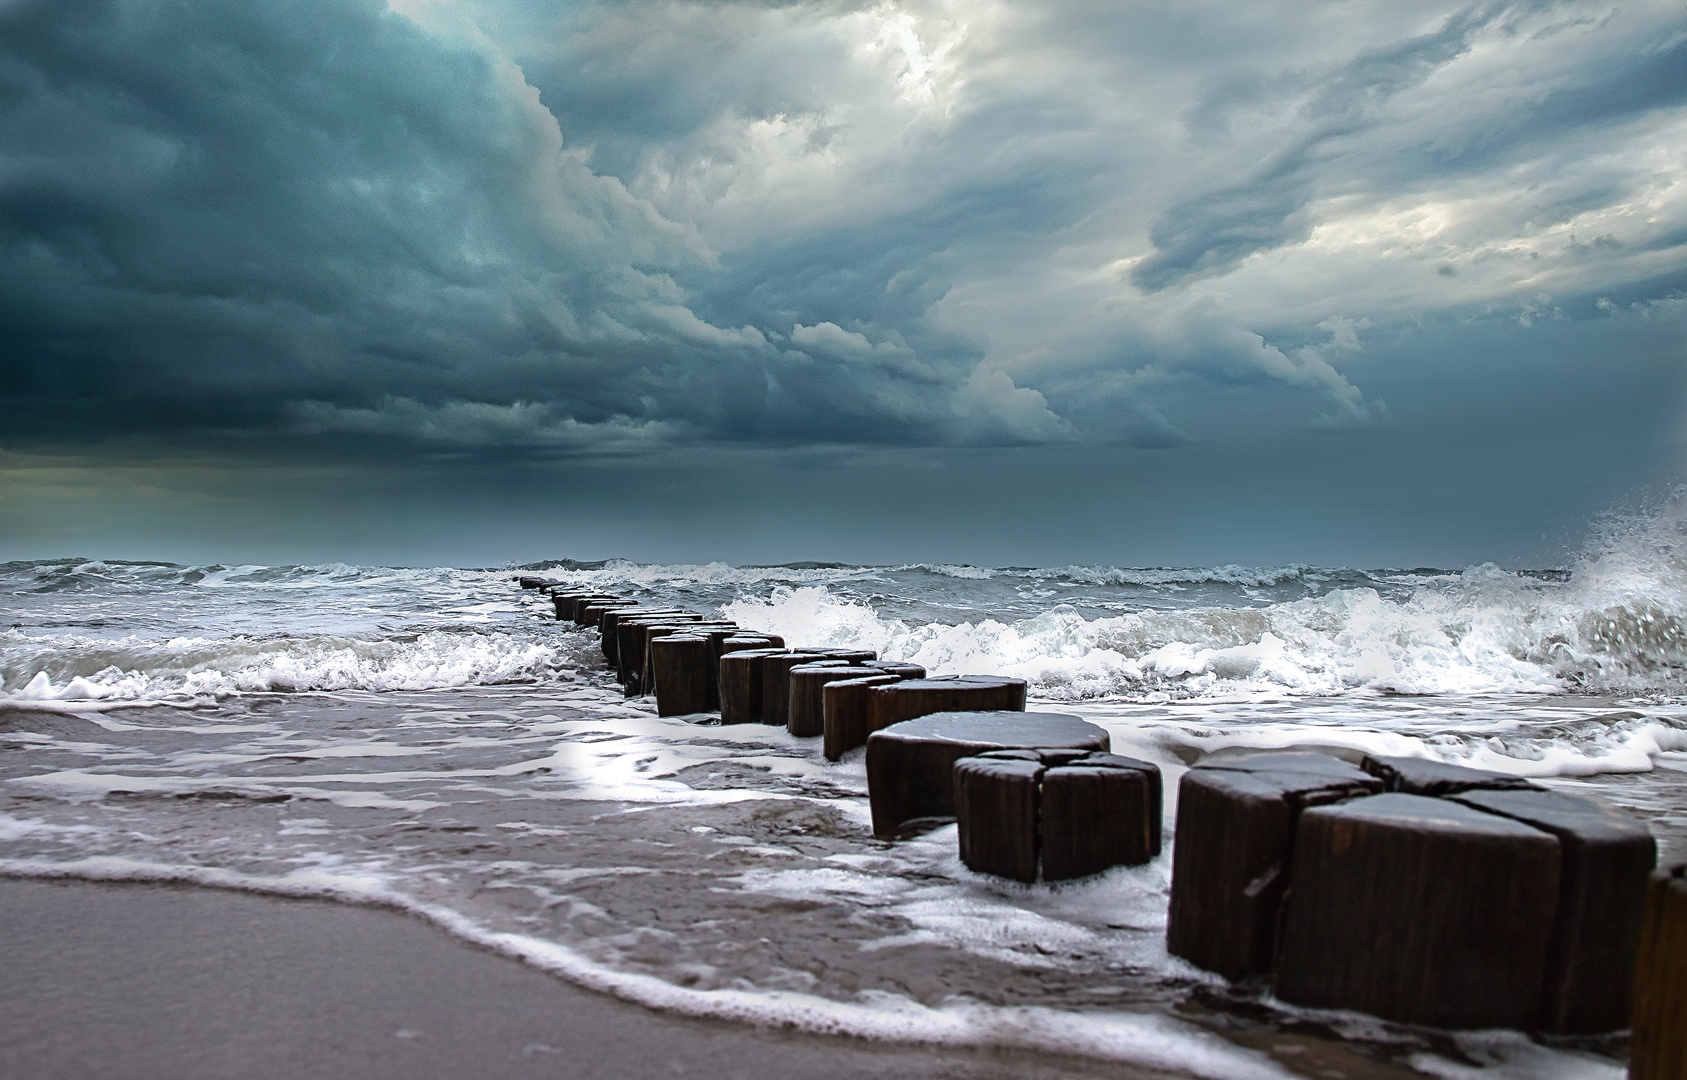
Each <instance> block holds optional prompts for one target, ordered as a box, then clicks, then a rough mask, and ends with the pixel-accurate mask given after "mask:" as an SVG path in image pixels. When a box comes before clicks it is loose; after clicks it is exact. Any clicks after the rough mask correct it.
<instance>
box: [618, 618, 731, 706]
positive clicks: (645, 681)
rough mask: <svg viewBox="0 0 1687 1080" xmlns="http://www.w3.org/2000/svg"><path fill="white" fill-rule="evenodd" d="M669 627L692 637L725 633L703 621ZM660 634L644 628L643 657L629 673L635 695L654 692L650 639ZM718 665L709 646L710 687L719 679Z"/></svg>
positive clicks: (714, 624) (717, 657)
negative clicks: (718, 631) (711, 633)
mask: <svg viewBox="0 0 1687 1080" xmlns="http://www.w3.org/2000/svg"><path fill="white" fill-rule="evenodd" d="M670 625H671V627H672V630H671V631H670V632H672V633H675V634H688V635H690V636H692V637H701V638H707V637H708V636H709V633H710V631H713V630H720V631H722V632H727V628H726V627H723V626H720V625H718V624H716V623H711V622H706V621H703V620H701V619H699V620H698V621H696V622H686V623H674V624H670ZM661 634H662V630H661V629H660V628H658V627H646V628H645V631H644V646H643V648H642V650H641V652H642V653H643V655H642V656H641V657H640V661H641V662H640V664H639V666H638V667H637V668H635V669H633V671H632V672H631V674H632V677H633V678H632V686H631V687H630V689H632V690H634V691H636V692H637V693H640V694H649V693H653V692H654V691H652V690H651V689H650V688H651V687H653V686H655V685H656V673H655V671H654V670H653V669H652V667H651V662H650V640H651V639H652V638H655V637H660V636H661ZM719 663H720V658H719V656H718V655H717V654H716V653H715V650H714V646H713V645H711V646H710V647H709V671H710V673H711V678H710V685H711V686H713V685H715V679H717V678H718V677H719V676H718V674H717V673H718V671H719V668H718V666H717V665H718V664H719ZM712 700H718V699H714V698H712ZM718 707H719V706H718V705H710V706H709V708H711V709H713V708H718Z"/></svg>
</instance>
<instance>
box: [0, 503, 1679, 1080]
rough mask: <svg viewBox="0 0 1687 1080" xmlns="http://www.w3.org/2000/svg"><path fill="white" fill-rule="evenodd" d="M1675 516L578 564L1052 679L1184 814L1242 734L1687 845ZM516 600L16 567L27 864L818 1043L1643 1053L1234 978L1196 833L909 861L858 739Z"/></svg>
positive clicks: (1524, 1059)
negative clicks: (1533, 802)
mask: <svg viewBox="0 0 1687 1080" xmlns="http://www.w3.org/2000/svg"><path fill="white" fill-rule="evenodd" d="M1643 525H1644V528H1641V529H1639V530H1638V531H1639V532H1646V530H1650V532H1649V533H1647V535H1646V536H1644V537H1643V538H1642V539H1641V540H1635V539H1634V536H1633V535H1632V534H1630V535H1629V536H1628V537H1627V538H1626V540H1625V543H1626V544H1627V546H1623V545H1621V544H1617V545H1612V546H1610V547H1608V549H1607V550H1606V551H1604V552H1603V553H1595V554H1594V555H1592V556H1590V557H1589V559H1588V560H1586V561H1585V562H1584V563H1583V564H1581V565H1579V566H1577V567H1574V568H1571V570H1569V571H1567V572H1561V573H1538V574H1527V575H1524V574H1508V573H1507V572H1505V571H1501V570H1498V569H1496V568H1492V567H1488V568H1477V569H1474V570H1471V571H1466V572H1463V573H1458V574H1452V573H1444V572H1440V571H1427V570H1418V571H1400V572H1393V571H1390V572H1369V573H1361V572H1356V571H1322V570H1314V569H1310V568H1304V567H1301V568H1284V569H1277V570H1273V569H1266V570H1242V569H1238V568H1223V569H1220V570H1210V571H1166V570H1153V571H1120V570H1111V569H1108V568H1085V569H1075V568H1066V569H1063V570H1053V571H1032V570H977V569H973V568H932V567H899V568H886V567H798V568H772V569H756V568H750V569H737V568H730V567H719V566H713V567H640V566H634V565H631V564H608V565H604V566H599V567H581V566H571V565H564V566H560V567H558V566H555V565H554V564H553V565H552V567H551V568H550V569H548V570H547V571H546V572H547V573H549V574H550V575H551V576H554V577H567V578H571V579H576V580H581V581H590V582H592V583H594V584H599V585H602V586H604V587H605V588H608V589H611V590H612V591H617V592H621V593H623V594H626V595H631V596H634V597H637V598H640V599H651V600H658V601H662V602H665V603H676V604H680V605H682V606H687V607H690V608H693V609H695V610H699V611H707V610H714V609H717V608H724V609H725V610H726V611H727V612H728V613H730V614H731V615H733V616H734V617H735V618H737V619H738V620H739V621H740V622H741V623H743V624H745V625H748V626H754V627H757V628H761V629H771V630H778V631H781V632H784V633H785V634H786V635H787V636H788V637H789V638H790V639H791V640H792V642H793V643H794V644H832V643H837V644H843V643H848V644H853V645H864V646H866V647H871V648H877V649H879V650H880V651H881V652H882V653H883V654H885V655H888V656H897V657H902V658H909V659H913V660H915V661H916V662H920V663H924V664H926V665H927V666H928V667H931V668H933V669H934V670H936V671H940V672H962V673H965V672H983V671H995V672H1005V673H1010V674H1017V675H1022V676H1024V677H1027V678H1030V679H1031V680H1032V682H1033V689H1034V698H1035V699H1036V700H1034V702H1033V708H1038V707H1042V708H1048V709H1057V710H1059V711H1066V712H1074V713H1077V714H1079V715H1081V716H1083V717H1085V718H1086V719H1089V720H1091V721H1094V722H1096V723H1099V724H1102V725H1104V726H1105V727H1106V728H1107V729H1108V730H1109V731H1110V733H1111V734H1112V737H1113V745H1114V748H1115V750H1116V751H1118V752H1121V753H1127V754H1131V755H1134V756H1138V757H1144V758H1148V759H1150V760H1154V761H1156V762H1158V763H1159V764H1160V765H1161V767H1162V768H1163V769H1164V770H1165V772H1166V774H1167V780H1168V784H1167V791H1168V798H1169V799H1172V800H1175V792H1176V780H1177V777H1178V776H1179V775H1180V774H1181V772H1182V770H1183V769H1185V768H1186V767H1187V766H1188V764H1190V763H1192V762H1193V761H1196V760H1198V759H1199V758H1200V757H1201V756H1202V755H1204V754H1207V753H1211V752H1213V751H1215V750H1219V749H1224V748H1228V747H1236V746H1258V747H1276V746H1295V747H1320V748H1325V749H1332V750H1335V751H1337V752H1340V753H1348V754H1353V753H1357V752H1362V751H1378V750H1380V751H1384V752H1392V753H1423V754H1430V755H1433V756H1437V757H1440V758H1443V759H1446V760H1456V761H1462V762H1466V763H1470V764H1476V765H1479V766H1482V767H1487V768H1496V769H1502V770H1504V771H1508V772H1512V773H1517V774H1520V775H1526V776H1533V777H1538V778H1541V779H1543V781H1544V782H1546V783H1549V784H1552V785H1555V786H1561V787H1565V788H1569V789H1573V790H1587V791H1592V792H1594V793H1597V794H1599V795H1601V796H1602V797H1605V798H1608V799H1610V800H1612V801H1613V802H1616V803H1619V804H1621V805H1623V806H1626V807H1629V808H1630V809H1632V810H1634V811H1635V812H1636V813H1638V814H1640V815H1642V816H1644V817H1646V818H1647V819H1648V820H1649V821H1650V822H1651V823H1652V825H1653V828H1654V831H1655V832H1656V834H1657V835H1658V837H1659V839H1660V843H1661V846H1662V849H1663V854H1664V857H1665V858H1666V859H1674V860H1677V861H1679V860H1683V859H1687V708H1683V707H1682V705H1681V704H1680V702H1681V698H1680V696H1679V693H1680V685H1679V682H1678V680H1679V677H1680V672H1681V670H1682V658H1681V655H1680V648H1681V644H1680V634H1679V629H1678V627H1679V624H1678V623H1677V622H1676V620H1677V619H1678V618H1679V617H1680V615H1681V614H1682V603H1681V601H1682V599H1683V595H1682V591H1681V587H1680V577H1679V575H1678V574H1677V572H1676V567H1675V565H1674V559H1675V555H1674V549H1673V547H1668V546H1667V545H1664V544H1663V543H1662V541H1661V540H1660V537H1662V538H1663V539H1668V537H1669V536H1670V535H1672V533H1671V530H1672V529H1674V528H1675V525H1674V521H1673V519H1668V518H1667V517H1666V518H1661V519H1657V520H1653V521H1651V522H1648V523H1643ZM1665 547H1667V550H1660V549H1661V548H1665ZM1647 550H1649V551H1651V552H1652V555H1651V557H1652V560H1653V562H1652V564H1650V565H1645V566H1642V565H1641V564H1642V560H1641V559H1640V557H1639V555H1638V554H1636V553H1637V552H1642V553H1643V552H1644V551H1647ZM1619 564H1620V566H1619ZM1637 568H1638V569H1637ZM511 576H512V575H511V572H510V570H508V569H501V570H496V571H472V570H469V571H465V570H448V569H426V570H388V569H368V568H352V567H304V568H299V567H294V568H253V567H233V568H229V567H201V568H189V567H172V566H161V565H155V564H148V565H134V564H107V563H84V562H79V561H75V560H65V561H62V562H55V563H33V564H11V565H9V566H6V567H0V587H3V588H4V590H5V595H6V596H7V602H8V604H9V611H10V614H11V618H10V619H9V620H8V621H9V622H11V623H12V624H14V625H13V626H12V627H11V629H10V630H8V631H7V632H6V633H5V634H4V635H0V677H3V678H4V680H5V681H4V683H3V684H0V748H3V749H4V751H5V752H4V753H3V754H0V870H3V871H4V872H7V873H12V874H22V875H32V876H41V875H68V876H80V877H89V878H100V879H105V878H141V879H172V880H189V881H200V882H203V883H206V884H213V885H221V886H227V887H238V888H251V889H258V890H263V891H271V892H282V893H291V894H299V895H323V896H330V897H338V898H341V899H345V900H349V901H354V902H378V903H385V904H391V905H395V906H399V907H403V908H406V909H409V910H412V911H415V912H417V913H418V914H420V915H422V916H424V917H426V918H430V919H432V920H433V921H435V922H437V923H439V924H440V925H442V926H445V927H446V928H447V929H449V930H451V931H453V932H455V933H458V934H460V935H462V936H465V937H467V938H470V939H472V940H476V941H478V942H480V943H482V944H485V945H488V946H489V947H493V948H498V949H501V950H503V951H505V952H507V953H510V954H511V955H516V956H520V957H522V958H524V959H526V960H527V961H529V962H532V963H536V964H539V965H540V966H543V967H547V968H549V969H551V970H554V971H557V972H558V973H560V974H563V975H565V976H567V977H570V978H573V979H576V980H579V981H582V982H584V983H586V984H587V985H591V986H594V987H598V988H600V989H605V990H609V991H612V992H615V993H618V994H621V995H623V996H627V997H630V998H633V999H635V1000H639V1001H643V1002H645V1003H647V1004H651V1005H654V1006H656V1007H660V1008H668V1009H674V1010H678V1011H683V1012H687V1013H693V1014H700V1015H714V1016H722V1017H734V1018H740V1019H752V1020H757V1021H761V1022H780V1023H793V1024H797V1025H799V1026H803V1027H807V1028H811V1029H815V1030H831V1031H843V1032H853V1033H856V1034H865V1035H874V1036H880V1037H887V1038H905V1039H924V1040H930V1041H945V1042H959V1043H994V1044H1004V1045H1021V1046H1031V1047H1046V1048H1061V1049H1064V1050H1067V1051H1071V1050H1079V1051H1082V1052H1086V1053H1090V1054H1094V1055H1096V1056H1100V1057H1112V1058H1119V1059H1126V1060H1135V1061H1141V1062H1144V1063H1148V1064H1159V1065H1163V1066H1167V1067H1175V1068H1183V1069H1188V1070H1191V1071H1193V1072H1195V1073H1197V1074H1200V1075H1207V1076H1215V1077H1232V1076H1247V1075H1256V1076H1274V1075H1285V1074H1300V1075H1318V1074H1319V1071H1320V1070H1321V1069H1323V1068H1327V1067H1329V1062H1330V1061H1331V1060H1341V1061H1345V1062H1346V1063H1347V1064H1346V1065H1344V1066H1343V1067H1345V1068H1349V1069H1350V1070H1351V1069H1353V1068H1358V1069H1360V1070H1361V1072H1362V1071H1363V1070H1365V1069H1370V1070H1373V1071H1374V1073H1375V1075H1379V1076H1381V1075H1406V1074H1409V1072H1410V1071H1412V1070H1415V1071H1417V1072H1419V1073H1426V1074H1431V1075H1445V1076H1463V1075H1480V1076H1489V1077H1497V1076H1553V1075H1563V1076H1612V1077H1614V1076H1617V1075H1619V1074H1620V1072H1621V1066H1620V1059H1621V1053H1622V1050H1623V1047H1622V1043H1621V1041H1620V1040H1603V1041H1602V1040H1586V1041H1582V1042H1572V1043H1567V1044H1560V1045H1553V1046H1545V1045H1542V1044H1540V1043H1538V1042H1534V1041H1531V1040H1529V1039H1527V1038H1525V1037H1523V1036H1520V1035H1514V1034H1506V1033H1497V1034H1496V1033H1487V1034H1476V1035H1471V1034H1467V1035H1460V1036H1453V1035H1450V1034H1445V1033H1436V1032H1423V1031H1415V1030H1407V1029H1403V1028H1400V1027H1398V1026H1395V1025H1387V1024H1381V1023H1379V1022H1377V1021H1374V1020H1371V1019H1368V1018H1364V1017H1356V1016H1347V1015H1332V1014H1313V1013H1307V1012H1305V1011H1302V1010H1295V1009H1292V1008H1289V1007H1287V1006H1283V1005H1281V1004H1279V1003H1276V1002H1274V1001H1272V1000H1271V999H1270V998H1269V997H1267V996H1265V995H1264V993H1263V991H1262V990H1260V989H1258V988H1250V987H1241V988H1229V987H1225V986H1224V984H1222V983H1221V982H1220V981H1218V980H1216V979H1214V978H1212V977H1211V976H1208V975H1206V974H1205V973H1202V972H1200V971H1198V970H1196V969H1194V968H1192V967H1190V966H1188V965H1186V964H1184V963H1183V962H1181V961H1179V960H1177V959H1175V958H1172V957H1169V956H1168V955H1167V954H1166V952H1165V947H1164V926H1165V905H1166V898H1167V888H1168V884H1169V868H1170V858H1169V850H1168V853H1167V854H1166V855H1163V856H1162V857H1161V858H1160V859H1158V860H1156V861H1155V862H1154V863H1152V864H1150V865H1148V866H1145V867H1140V868H1129V869H1116V870H1114V871H1111V872H1109V873H1106V874H1102V875H1098V876H1097V877H1095V878H1091V879H1085V880H1082V881H1076V882H1070V883H1066V884H1062V885H1057V886H1047V885H1037V886H1022V885H1018V884H1014V883H1008V882H1003V881H999V880H996V879H993V878H988V877H984V876H981V875H976V874H973V873H971V872H969V871H967V870H966V869H965V868H964V867H963V866H961V864H960V863H959V861H958V858H957V857H956V850H955V849H956V844H955V837H954V828H953V826H948V827H945V828H939V829H936V830H934V831H931V832H928V833H925V834H923V835H921V836H918V837H915V838H912V839H909V840H905V841H903V842H899V843H896V844H889V843H883V842H880V841H876V840H874V839H873V838H872V837H871V835H870V829H869V827H868V816H867V807H866V798H865V788H866V784H865V775H864V770H863V767H862V764H861V761H860V757H859V751H858V752H857V753H856V755H854V756H853V757H851V758H846V759H845V760H844V761H843V762H841V763H838V764H830V763H827V762H825V761H824V760H823V759H822V758H821V756H820V753H819V748H818V746H817V745H816V744H817V742H818V740H800V739H795V738H792V737H790V736H789V735H787V734H786V733H784V732H783V731H781V730H778V729H772V728H763V727H760V726H747V727H746V726H738V727H728V728H721V727H712V726H703V725H698V724H692V723H687V722H686V721H684V720H683V719H678V718H668V719H660V718H657V717H655V716H654V715H653V710H652V708H651V706H650V703H649V702H648V701H645V700H638V699H635V700H626V699H624V698H623V697H622V695H621V692H620V689H619V688H618V687H616V686H614V685H613V684H612V683H611V682H610V680H609V677H608V675H607V673H606V672H604V671H603V670H602V666H601V659H600V657H598V655H597V653H596V642H595V636H594V635H592V634H590V633H588V632H586V631H581V630H576V629H573V628H571V627H562V626H559V625H558V624H556V623H554V622H551V621H549V620H548V619H546V618H545V617H544V613H545V602H544V601H543V600H541V599H540V598H539V597H537V596H536V595H534V594H531V593H522V592H521V591H520V590H518V589H517V588H516V587H515V585H514V583H513V581H512V580H511ZM1671 590H1674V591H1671ZM1174 813H1175V806H1174V805H1168V807H1167V818H1166V820H1167V822H1168V825H1169V823H1170V822H1171V821H1172V820H1173V815H1174ZM1168 840H1169V836H1168ZM1168 847H1169V845H1168ZM1332 1055H1333V1058H1332ZM1343 1055H1346V1057H1343ZM1315 1062H1321V1063H1322V1064H1319V1065H1317V1067H1314V1063H1315ZM1391 1070H1393V1071H1391ZM1400 1070H1406V1071H1405V1072H1401V1071H1400Z"/></svg>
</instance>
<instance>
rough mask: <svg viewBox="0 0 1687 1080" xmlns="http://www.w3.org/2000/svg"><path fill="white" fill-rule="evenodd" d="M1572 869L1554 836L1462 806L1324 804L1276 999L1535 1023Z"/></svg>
mask: <svg viewBox="0 0 1687 1080" xmlns="http://www.w3.org/2000/svg"><path fill="white" fill-rule="evenodd" d="M1560 867H1561V856H1560V848H1559V842H1558V840H1557V838H1556V837H1554V836H1552V835H1551V834H1549V833H1545V832H1542V831H1541V830H1539V829H1536V828H1533V827H1531V826H1529V825H1525V824H1523V823H1522V822H1520V821H1514V820H1512V819H1510V818H1503V817H1500V816H1499V815H1497V814H1487V813H1483V812H1482V811H1480V810H1476V809H1474V808H1472V807H1468V806H1465V805H1462V804H1460V803H1457V802H1453V801H1452V800H1450V799H1434V798H1428V797H1425V796H1422V795H1407V794H1402V793H1399V792H1390V793H1387V794H1383V795H1373V796H1370V797H1368V798H1361V799H1354V800H1352V801H1351V802H1345V803H1340V804H1337V805H1333V806H1317V807H1312V808H1311V809H1308V810H1306V811H1305V812H1304V813H1302V814H1301V815H1300V820H1299V822H1298V824H1297V825H1296V830H1295V844H1294V858H1293V869H1292V872H1291V879H1292V881H1293V886H1292V888H1291V889H1290V891H1289V896H1288V898H1287V900H1286V902H1285V904H1284V909H1283V929H1282V941H1281V946H1280V949H1279V952H1278V957H1277V971H1276V979H1275V983H1274V988H1275V991H1276V994H1277V996H1278V997H1280V998H1282V999H1283V1000H1284V1001H1288V1002H1291V1003H1294V1004H1297V1005H1308V1006H1312V1007H1315V1008H1329V1009H1353V1010H1357V1011H1360V1012H1367V1013H1371V1014H1373V1015H1375V1016H1380V1017H1382V1018H1384V1019H1387V1020H1395V1021H1399V1022H1401V1023H1407V1024H1425V1025H1430V1026H1433V1027H1446V1028H1490V1027H1504V1028H1520V1027H1528V1026H1531V1025H1533V1024H1534V1023H1535V1022H1536V1019H1537V1018H1538V1017H1539V1015H1540V1008H1541V993H1542V986H1543V982H1544V978H1545V975H1546V967H1547V955H1548V947H1549V944H1550V942H1551V937H1552V926H1553V920H1554V917H1555V915H1556V913H1557V909H1558V888H1559V881H1560Z"/></svg>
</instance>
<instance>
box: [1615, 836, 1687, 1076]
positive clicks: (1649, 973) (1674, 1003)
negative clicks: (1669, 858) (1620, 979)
mask: <svg viewBox="0 0 1687 1080" xmlns="http://www.w3.org/2000/svg"><path fill="white" fill-rule="evenodd" d="M1643 927H1644V928H1643V931H1642V933H1641V936H1640V963H1639V965H1638V968H1637V970H1636V971H1635V979H1634V1038H1633V1039H1632V1041H1630V1043H1629V1050H1628V1075H1629V1080H1687V866H1673V867H1670V868H1669V869H1667V870H1660V871H1658V872H1657V873H1655V874H1653V875H1652V877H1651V880H1650V881H1649V882H1648V883H1647V886H1646V918H1645V922H1644V924H1643Z"/></svg>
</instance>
